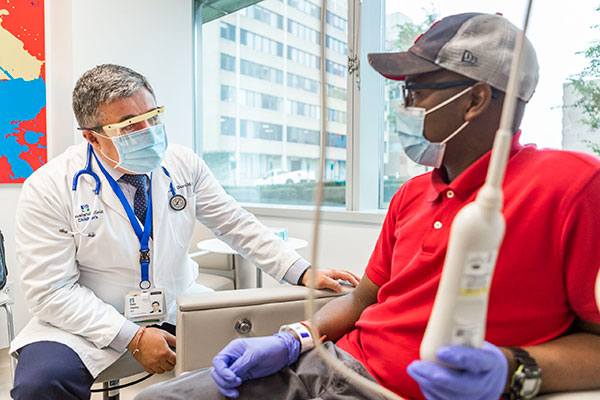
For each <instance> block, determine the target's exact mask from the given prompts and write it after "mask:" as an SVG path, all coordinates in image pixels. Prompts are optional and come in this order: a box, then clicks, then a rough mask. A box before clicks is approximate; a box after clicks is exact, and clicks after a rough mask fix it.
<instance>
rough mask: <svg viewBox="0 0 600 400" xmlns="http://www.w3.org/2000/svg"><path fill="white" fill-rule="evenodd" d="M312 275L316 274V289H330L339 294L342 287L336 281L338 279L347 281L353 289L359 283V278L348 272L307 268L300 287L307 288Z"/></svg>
mask: <svg viewBox="0 0 600 400" xmlns="http://www.w3.org/2000/svg"><path fill="white" fill-rule="evenodd" d="M314 273H316V277H315V278H316V279H315V288H316V289H331V290H333V291H334V292H338V293H339V292H341V291H342V285H341V284H340V283H339V282H338V281H337V280H338V279H341V280H344V281H348V282H349V283H350V284H351V285H352V286H354V287H356V286H357V285H358V282H360V277H359V276H358V275H356V274H354V273H352V272H350V271H341V270H337V269H330V268H323V269H318V270H315V269H314V268H312V267H309V268H308V270H307V271H306V273H305V274H304V276H303V277H302V285H304V286H306V287H309V286H310V282H311V281H310V280H311V274H314Z"/></svg>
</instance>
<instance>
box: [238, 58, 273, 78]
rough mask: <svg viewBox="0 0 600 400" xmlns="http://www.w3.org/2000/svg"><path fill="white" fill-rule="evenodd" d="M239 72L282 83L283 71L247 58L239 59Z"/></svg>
mask: <svg viewBox="0 0 600 400" xmlns="http://www.w3.org/2000/svg"><path fill="white" fill-rule="evenodd" d="M240 73H241V74H242V75H247V76H251V77H253V78H258V79H262V80H265V81H269V82H273V83H279V84H281V83H283V72H282V71H281V70H280V69H277V68H271V67H267V66H266V65H262V64H257V63H255V62H252V61H248V60H244V59H242V60H240Z"/></svg>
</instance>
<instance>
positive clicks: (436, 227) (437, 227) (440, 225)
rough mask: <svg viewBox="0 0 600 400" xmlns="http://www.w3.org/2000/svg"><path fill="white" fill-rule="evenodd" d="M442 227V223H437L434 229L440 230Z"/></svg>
mask: <svg viewBox="0 0 600 400" xmlns="http://www.w3.org/2000/svg"><path fill="white" fill-rule="evenodd" d="M441 227H442V223H441V222H440V221H435V222H434V224H433V228H434V229H440V228H441Z"/></svg>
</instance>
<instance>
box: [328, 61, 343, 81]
mask: <svg viewBox="0 0 600 400" xmlns="http://www.w3.org/2000/svg"><path fill="white" fill-rule="evenodd" d="M325 70H326V71H327V72H329V73H330V74H333V75H337V76H340V77H342V78H345V77H346V66H345V65H342V64H338V63H336V62H333V61H330V60H326V61H325Z"/></svg>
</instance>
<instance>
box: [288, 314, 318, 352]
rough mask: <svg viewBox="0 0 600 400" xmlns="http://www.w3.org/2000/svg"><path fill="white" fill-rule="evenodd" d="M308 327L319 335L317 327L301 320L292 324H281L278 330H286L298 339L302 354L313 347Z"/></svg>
mask: <svg viewBox="0 0 600 400" xmlns="http://www.w3.org/2000/svg"><path fill="white" fill-rule="evenodd" d="M310 328H312V329H313V330H314V331H315V333H316V334H317V337H319V333H318V331H317V329H316V328H314V327H312V325H311V324H310V322H309V321H302V322H296V323H294V324H289V325H283V326H282V327H281V328H279V332H288V333H291V334H292V335H294V336H295V337H296V339H298V341H299V342H300V354H302V353H305V352H307V351H309V350H311V349H312V348H314V347H315V344H314V342H313V339H312V336H311V329H310Z"/></svg>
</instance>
